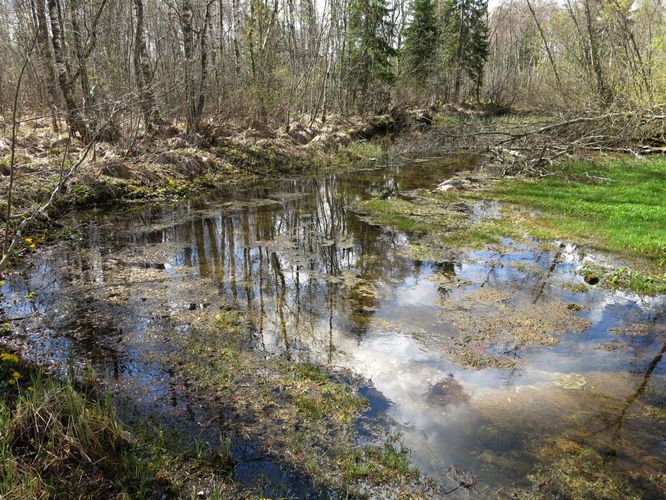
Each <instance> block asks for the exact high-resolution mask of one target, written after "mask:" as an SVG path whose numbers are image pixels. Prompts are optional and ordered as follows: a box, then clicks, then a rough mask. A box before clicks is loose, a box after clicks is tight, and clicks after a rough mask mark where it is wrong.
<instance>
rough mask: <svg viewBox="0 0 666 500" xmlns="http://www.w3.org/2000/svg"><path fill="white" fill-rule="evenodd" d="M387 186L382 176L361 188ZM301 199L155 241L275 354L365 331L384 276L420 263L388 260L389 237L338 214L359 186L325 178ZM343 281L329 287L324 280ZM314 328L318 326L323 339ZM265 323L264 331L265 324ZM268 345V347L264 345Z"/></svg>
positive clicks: (401, 274) (413, 271)
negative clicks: (249, 321) (276, 342)
mask: <svg viewBox="0 0 666 500" xmlns="http://www.w3.org/2000/svg"><path fill="white" fill-rule="evenodd" d="M387 186H389V187H392V188H394V189H395V188H396V186H394V185H393V183H392V181H391V178H390V177H387V178H386V179H384V180H382V181H380V182H376V183H375V184H374V185H373V186H372V187H371V189H385V188H386V187H387ZM301 190H302V192H303V194H304V196H300V197H294V196H291V197H289V198H287V199H286V201H284V203H283V208H280V209H276V208H279V207H277V206H276V205H271V206H269V205H259V206H253V207H250V208H247V206H245V207H242V209H239V210H230V211H229V212H227V213H221V214H220V215H216V216H213V217H207V218H203V219H195V220H192V221H190V222H186V223H183V224H179V225H176V226H175V227H174V228H167V229H164V230H163V234H162V237H161V241H167V240H173V241H174V242H180V243H183V244H184V246H183V247H182V251H181V254H182V257H177V258H176V261H181V260H182V262H183V263H184V265H185V266H187V267H191V268H192V269H194V270H195V272H196V273H198V274H200V275H201V276H204V277H210V278H212V279H213V280H214V281H215V282H216V283H217V284H218V286H219V289H220V290H221V291H222V292H223V293H225V294H227V295H228V296H229V297H230V299H231V300H232V301H234V303H236V304H237V305H239V306H240V305H242V306H243V307H244V308H245V309H246V310H247V312H248V315H249V316H250V317H251V318H253V320H254V321H255V325H256V326H257V330H258V332H259V336H260V338H261V339H262V341H264V337H263V336H264V334H266V333H269V332H270V333H272V334H273V335H278V336H279V337H280V339H281V345H282V347H281V349H283V350H284V351H285V352H288V351H289V350H290V348H291V339H290V337H293V336H298V337H299V340H300V341H305V342H307V341H311V340H315V341H317V340H319V341H320V342H321V344H322V345H324V344H327V345H328V346H327V348H326V350H328V351H329V352H330V351H331V349H332V348H333V346H332V345H331V342H332V331H333V330H334V329H335V328H336V326H337V327H342V329H343V330H346V331H353V332H354V333H355V334H357V335H361V336H362V335H364V334H365V333H366V332H367V329H368V326H369V322H370V320H371V319H372V317H373V315H374V311H375V309H376V308H377V306H378V303H379V301H380V299H381V297H380V296H379V293H378V290H379V288H380V286H381V284H382V283H383V282H385V281H386V279H387V278H388V277H391V278H392V279H394V280H395V279H397V280H400V279H405V278H406V277H408V276H410V275H418V274H419V273H420V263H418V262H417V263H413V262H411V261H410V260H408V259H404V258H401V257H399V256H397V255H396V252H395V251H394V247H396V245H398V244H399V242H397V241H396V239H395V235H391V234H386V233H382V231H381V230H379V229H378V228H376V227H372V226H370V225H368V224H365V223H363V222H361V221H359V220H358V218H357V217H356V216H354V215H353V214H350V213H348V212H347V210H346V207H347V206H348V205H350V204H352V203H353V202H354V201H355V200H357V199H358V197H359V196H360V188H359V187H358V186H356V189H349V187H348V186H347V187H345V189H342V190H341V187H340V185H339V181H338V180H337V179H336V178H335V177H330V178H324V179H320V180H316V181H315V180H313V181H309V182H303V183H302V184H301ZM343 274H344V275H345V276H347V275H349V274H351V275H352V276H353V278H354V279H353V280H348V282H345V283H333V282H331V280H329V277H330V276H341V275H343ZM318 322H326V323H328V327H327V328H323V329H324V330H327V331H328V332H327V337H328V338H327V339H326V341H324V339H323V338H322V339H316V338H310V339H308V338H305V337H304V334H305V333H306V332H307V333H308V336H310V337H316V336H317V335H319V336H321V335H322V334H323V332H317V330H319V329H322V328H321V325H318ZM269 325H271V326H269ZM267 347H269V346H267Z"/></svg>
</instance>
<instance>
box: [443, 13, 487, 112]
mask: <svg viewBox="0 0 666 500" xmlns="http://www.w3.org/2000/svg"><path fill="white" fill-rule="evenodd" d="M487 16H488V1H487V0H448V1H447V4H446V6H445V9H444V20H443V21H444V23H443V24H444V32H443V41H444V44H445V46H446V50H445V53H446V62H447V65H448V67H449V68H450V70H451V71H452V73H453V79H454V90H453V97H454V99H456V100H457V99H458V98H459V97H460V86H461V84H462V77H463V74H466V75H467V77H468V78H469V79H470V80H471V81H472V84H473V86H474V91H475V94H476V97H477V100H478V98H479V91H480V89H481V85H482V83H483V67H484V65H485V63H486V60H487V59H488V20H487Z"/></svg>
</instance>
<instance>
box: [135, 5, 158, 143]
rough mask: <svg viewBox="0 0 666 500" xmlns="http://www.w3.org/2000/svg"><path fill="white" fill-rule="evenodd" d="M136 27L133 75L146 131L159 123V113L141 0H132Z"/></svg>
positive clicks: (153, 128)
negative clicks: (152, 85) (153, 86)
mask: <svg viewBox="0 0 666 500" xmlns="http://www.w3.org/2000/svg"><path fill="white" fill-rule="evenodd" d="M134 11H135V13H136V27H135V36H134V75H135V78H136V84H137V87H138V89H139V96H140V97H141V102H140V106H141V111H142V112H143V119H144V122H145V127H146V130H147V131H153V130H155V128H156V127H157V126H158V125H159V120H160V116H159V115H160V113H159V109H158V108H157V105H156V104H155V94H154V93H153V89H152V87H151V83H152V78H153V77H152V71H151V69H150V62H149V57H148V49H147V48H146V33H145V17H144V10H143V0H134Z"/></svg>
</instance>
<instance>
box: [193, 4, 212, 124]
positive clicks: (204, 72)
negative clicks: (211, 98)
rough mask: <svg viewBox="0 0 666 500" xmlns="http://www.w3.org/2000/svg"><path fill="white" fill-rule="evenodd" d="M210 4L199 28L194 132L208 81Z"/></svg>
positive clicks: (201, 109) (199, 120) (201, 112)
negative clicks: (198, 65)
mask: <svg viewBox="0 0 666 500" xmlns="http://www.w3.org/2000/svg"><path fill="white" fill-rule="evenodd" d="M211 4H212V2H208V5H206V15H205V16H204V22H203V26H202V27H201V34H200V36H201V38H200V48H201V76H200V79H199V96H198V98H197V102H196V105H195V109H194V115H193V120H192V128H193V129H194V130H196V129H197V128H198V127H199V123H200V122H201V118H202V116H203V110H204V102H205V99H206V80H207V79H208V30H209V26H210V22H211V16H210V7H211Z"/></svg>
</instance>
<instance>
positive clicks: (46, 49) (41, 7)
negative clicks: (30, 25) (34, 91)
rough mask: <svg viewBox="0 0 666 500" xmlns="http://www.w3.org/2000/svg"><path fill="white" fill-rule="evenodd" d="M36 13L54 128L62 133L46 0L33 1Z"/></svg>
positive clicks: (42, 64)
mask: <svg viewBox="0 0 666 500" xmlns="http://www.w3.org/2000/svg"><path fill="white" fill-rule="evenodd" d="M33 5H34V7H35V13H36V17H37V46H38V47H39V53H40V61H41V66H42V71H43V72H44V79H45V81H46V89H47V92H48V95H49V100H50V102H49V106H50V108H51V112H52V113H53V116H52V126H53V130H54V131H55V132H60V127H59V126H58V117H57V112H58V97H59V96H58V79H57V76H56V71H55V67H54V66H53V47H51V42H50V41H49V27H48V21H47V19H46V4H45V3H44V0H33Z"/></svg>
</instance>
